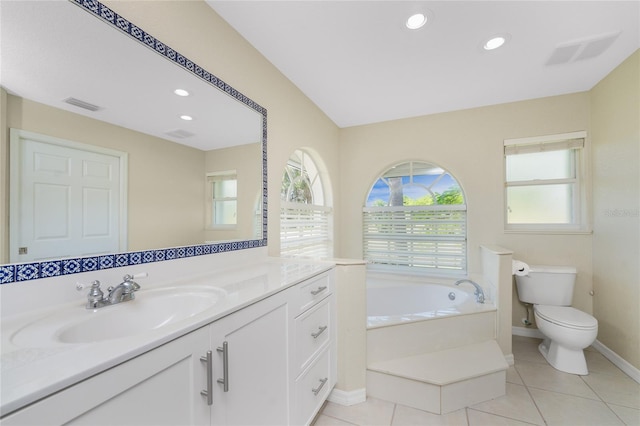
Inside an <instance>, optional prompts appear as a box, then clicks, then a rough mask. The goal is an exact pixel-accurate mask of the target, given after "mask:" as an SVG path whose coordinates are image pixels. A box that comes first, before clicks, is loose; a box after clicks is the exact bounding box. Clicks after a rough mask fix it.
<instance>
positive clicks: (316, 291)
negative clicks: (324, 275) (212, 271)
mask: <svg viewBox="0 0 640 426" xmlns="http://www.w3.org/2000/svg"><path fill="white" fill-rule="evenodd" d="M326 289H327V286H326V285H323V286H322V287H318V288H317V289H316V290H311V294H312V295H314V296H316V295H318V294H320V293H322V292H323V291H325V290H326Z"/></svg>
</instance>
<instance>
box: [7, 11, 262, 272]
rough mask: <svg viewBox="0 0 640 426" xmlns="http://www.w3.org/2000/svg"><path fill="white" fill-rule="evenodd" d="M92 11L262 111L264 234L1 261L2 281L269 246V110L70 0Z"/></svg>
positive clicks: (119, 20) (111, 17) (110, 16)
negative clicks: (20, 260) (96, 253)
mask: <svg viewBox="0 0 640 426" xmlns="http://www.w3.org/2000/svg"><path fill="white" fill-rule="evenodd" d="M69 1H70V2H71V3H73V4H75V5H77V6H79V7H81V8H82V9H84V10H85V11H87V12H88V13H90V14H92V15H93V16H95V17H97V18H99V19H100V20H101V21H102V22H104V23H106V24H108V25H111V26H112V27H113V28H114V29H116V30H118V31H120V32H122V33H124V34H126V35H128V36H129V37H131V38H132V39H133V41H135V42H138V43H140V44H141V45H143V46H145V47H146V48H149V49H151V50H153V51H154V52H156V53H157V54H159V55H162V56H164V57H165V58H166V59H167V60H169V61H171V62H172V63H174V64H175V65H177V66H179V67H181V68H182V69H183V70H185V71H186V72H189V73H191V74H192V75H194V76H195V77H197V78H199V79H201V80H204V81H205V82H207V83H208V84H210V85H211V86H212V87H213V88H214V89H217V90H221V91H223V92H224V93H226V94H227V95H229V96H231V97H232V98H234V99H236V100H237V101H239V102H241V103H243V104H244V105H246V106H247V107H249V108H251V109H253V110H255V111H256V112H258V113H259V114H261V115H262V238H261V239H253V240H239V241H230V242H221V243H210V244H200V245H190V246H180V247H167V248H163V249H151V250H143V251H134V252H123V253H112V254H106V255H100V256H89V257H77V258H67V259H55V260H47V261H41V262H28V263H14V264H4V265H0V284H8V283H16V282H22V281H29V280H35V279H39V278H50V277H59V276H65V275H71V274H76V273H81V272H91V271H98V270H103V269H111V268H120V267H125V266H130V265H140V264H146V263H152V262H163V261H167V260H175V259H182V258H188V257H194V256H202V255H209V254H215V253H223V252H229V251H237V250H245V249H250V248H257V247H265V246H266V245H267V110H266V108H264V107H262V106H260V105H259V104H258V103H256V102H254V101H253V100H251V99H250V98H248V97H247V96H245V95H243V94H242V93H241V92H239V91H238V90H236V89H234V88H233V87H232V86H230V85H229V84H227V83H225V82H224V81H222V80H221V79H219V78H218V77H216V76H215V75H213V74H212V73H210V72H209V71H207V70H205V69H204V68H202V67H200V66H199V65H197V64H196V63H195V62H193V61H191V60H190V59H188V58H186V57H185V56H183V55H181V54H180V53H179V52H177V51H176V50H175V49H172V48H171V47H169V46H167V45H166V44H164V43H162V42H161V41H160V40H158V39H156V38H155V37H153V36H152V35H150V34H149V33H147V32H145V31H144V30H142V29H141V28H139V27H138V26H136V25H135V24H134V23H132V22H131V21H129V20H127V19H125V18H123V17H122V16H120V15H118V14H117V13H115V12H114V11H112V10H111V9H109V8H108V7H107V6H105V5H104V4H102V3H100V2H99V1H97V0H91V1H86V0H69Z"/></svg>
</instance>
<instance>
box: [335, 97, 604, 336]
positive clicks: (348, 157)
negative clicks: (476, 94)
mask: <svg viewBox="0 0 640 426" xmlns="http://www.w3.org/2000/svg"><path fill="white" fill-rule="evenodd" d="M588 126H589V96H588V94H587V93H577V94H572V95H566V96H556V97H550V98H543V99H535V100H530V101H524V102H516V103H510V104H504V105H496V106H489V107H484V108H476V109H469V110H462V111H455V112H448V113H443V114H435V115H429V116H423V117H417V118H412V119H406V120H396V121H391V122H385V123H379V124H372V125H368V126H359V127H352V128H348V129H343V130H342V131H341V156H340V158H341V160H340V161H341V163H340V171H341V179H342V183H343V185H342V188H341V190H340V197H341V205H342V209H341V210H340V211H339V214H340V219H339V220H340V221H341V222H342V223H343V224H344V225H346V224H349V226H348V227H347V226H343V229H344V232H343V238H342V240H341V241H342V244H341V246H340V251H339V252H340V256H341V257H351V258H358V257H360V256H362V244H361V241H362V226H361V224H362V219H361V217H362V206H363V203H364V199H365V197H366V195H367V192H368V190H369V188H370V185H371V184H372V183H373V182H374V180H375V179H376V178H377V177H378V175H379V174H380V173H381V172H383V171H384V170H386V169H387V168H388V167H389V166H391V165H392V164H394V163H397V162H401V161H405V160H409V159H419V160H424V161H427V162H433V163H436V164H439V165H440V166H442V167H444V168H445V169H447V170H448V171H450V172H451V173H452V174H453V175H454V176H455V177H456V178H457V179H458V182H459V183H460V184H461V185H462V188H463V190H464V192H465V196H466V199H467V205H468V243H469V248H468V253H469V271H470V272H473V273H479V272H480V266H481V265H480V258H479V252H480V251H479V249H478V247H479V246H480V245H481V244H489V245H492V244H497V245H500V246H502V247H506V248H509V249H511V250H513V252H514V258H515V259H521V260H523V261H526V262H529V263H533V264H550V265H563V264H566V265H573V266H576V267H577V268H578V273H579V279H578V285H577V289H576V295H575V298H574V301H575V305H576V306H577V307H578V308H580V309H583V310H585V311H587V312H591V310H592V308H591V298H590V296H589V291H590V290H591V274H592V270H591V236H590V235H584V234H577V235H576V234H573V235H567V234H558V235H531V234H523V233H505V232H504V226H503V223H504V216H503V153H502V152H503V141H504V139H510V138H521V137H528V136H540V135H548V134H555V133H565V132H571V131H577V130H588ZM514 293H515V292H514ZM525 315H526V313H525V310H524V307H523V306H521V305H520V304H519V303H517V299H516V303H515V304H514V307H513V318H514V323H515V325H517V324H519V325H521V323H519V321H520V319H519V318H521V317H523V316H525Z"/></svg>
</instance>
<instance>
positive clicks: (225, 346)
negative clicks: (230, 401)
mask: <svg viewBox="0 0 640 426" xmlns="http://www.w3.org/2000/svg"><path fill="white" fill-rule="evenodd" d="M216 350H217V351H218V352H220V353H222V379H218V383H220V384H221V385H222V388H223V390H224V391H225V392H229V343H228V342H222V347H221V348H217V349H216Z"/></svg>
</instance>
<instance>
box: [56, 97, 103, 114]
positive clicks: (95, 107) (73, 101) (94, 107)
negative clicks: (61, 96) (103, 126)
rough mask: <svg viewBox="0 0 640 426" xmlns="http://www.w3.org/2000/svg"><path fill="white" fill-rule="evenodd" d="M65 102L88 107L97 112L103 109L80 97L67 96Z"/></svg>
mask: <svg viewBox="0 0 640 426" xmlns="http://www.w3.org/2000/svg"><path fill="white" fill-rule="evenodd" d="M64 102H65V103H68V104H69V105H73V106H77V107H78V108H82V109H86V110H88V111H92V112H96V111H99V110H101V109H102V108H100V107H99V106H97V105H94V104H90V103H89V102H85V101H81V100H80V99H76V98H67V99H65V100H64Z"/></svg>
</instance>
